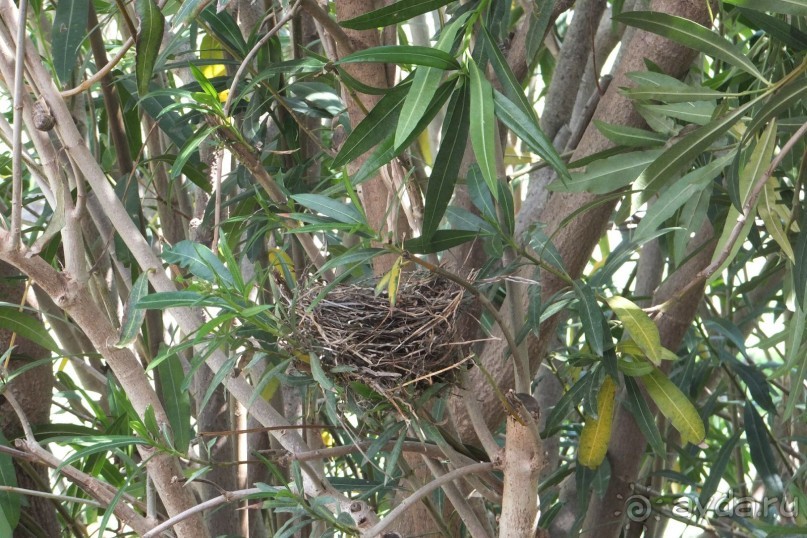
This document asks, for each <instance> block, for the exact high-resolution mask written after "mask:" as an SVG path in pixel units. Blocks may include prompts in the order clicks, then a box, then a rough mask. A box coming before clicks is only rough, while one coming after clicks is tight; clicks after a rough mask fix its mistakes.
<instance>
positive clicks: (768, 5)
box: [726, 0, 807, 16]
mask: <svg viewBox="0 0 807 538" xmlns="http://www.w3.org/2000/svg"><path fill="white" fill-rule="evenodd" d="M726 3H727V4H734V5H735V6H742V7H746V8H748V9H755V10H757V11H762V12H767V13H781V14H782V15H795V16H805V15H807V3H805V2H803V0H726Z"/></svg>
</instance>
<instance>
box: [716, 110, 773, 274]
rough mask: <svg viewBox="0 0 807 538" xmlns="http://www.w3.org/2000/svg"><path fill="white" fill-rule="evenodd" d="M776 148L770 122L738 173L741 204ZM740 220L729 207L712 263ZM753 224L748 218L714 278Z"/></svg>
mask: <svg viewBox="0 0 807 538" xmlns="http://www.w3.org/2000/svg"><path fill="white" fill-rule="evenodd" d="M775 147H776V121H775V120H774V121H771V124H770V125H769V126H768V128H767V129H765V131H764V132H763V133H762V136H760V138H759V141H758V142H757V145H756V147H754V151H753V152H752V153H751V157H750V158H749V159H748V163H746V165H745V166H744V167H743V169H742V171H741V172H740V177H739V179H740V184H739V186H738V187H739V188H738V192H739V194H740V196H741V203H742V205H745V204H746V202H748V197H749V196H750V194H751V191H752V190H753V187H754V183H756V182H757V180H758V179H759V178H760V177H761V176H762V174H764V173H765V170H766V169H767V168H768V166H769V165H770V162H771V159H772V158H773V150H774V149H775ZM758 203H759V198H757V200H756V201H755V202H754V207H752V212H751V215H753V214H754V211H753V210H754V209H756V204H758ZM739 218H740V211H739V210H738V209H737V208H736V207H735V206H733V205H732V206H731V207H729V211H728V214H727V215H726V222H725V224H724V226H723V232H722V233H721V234H720V239H718V241H717V246H716V247H715V252H714V255H713V257H712V261H715V260H717V259H718V257H720V256H721V255H722V254H723V251H724V250H725V249H726V248H729V245H728V242H729V239H730V238H731V234H732V231H733V230H734V227H735V226H736V225H737V222H738V219H739ZM753 224H754V219H753V218H752V217H751V218H748V219H746V220H745V222H744V223H743V227H742V231H741V232H740V235H739V237H738V238H737V240H736V241H735V242H734V244H733V245H731V247H730V248H729V255H728V257H727V258H726V260H725V261H724V262H723V265H721V266H720V268H719V269H718V270H717V271H716V272H715V278H716V277H718V276H720V274H721V273H722V271H723V270H724V269H725V268H726V267H727V266H728V264H729V263H731V261H732V260H733V259H734V257H735V256H736V255H737V252H739V250H740V247H741V246H742V244H743V241H744V239H745V237H747V236H748V232H749V231H750V230H751V226H752V225H753Z"/></svg>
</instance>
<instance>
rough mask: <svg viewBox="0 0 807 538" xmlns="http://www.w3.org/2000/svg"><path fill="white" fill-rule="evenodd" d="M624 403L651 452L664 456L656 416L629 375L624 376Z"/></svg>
mask: <svg viewBox="0 0 807 538" xmlns="http://www.w3.org/2000/svg"><path fill="white" fill-rule="evenodd" d="M651 368H652V367H651ZM624 404H625V407H627V408H628V411H630V413H631V415H633V418H634V420H636V425H637V426H639V429H640V430H642V435H644V438H645V440H647V443H648V444H649V445H650V448H652V449H653V453H654V454H656V456H658V457H664V456H665V455H666V453H667V451H666V450H665V448H664V439H662V438H661V433H660V432H659V431H658V426H657V425H656V417H655V416H653V412H652V411H650V406H648V405H647V402H646V401H645V399H644V396H643V395H642V392H641V390H640V389H639V385H638V384H637V383H636V381H634V380H633V379H632V378H630V377H625V401H624Z"/></svg>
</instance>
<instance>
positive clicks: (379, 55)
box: [338, 45, 460, 69]
mask: <svg viewBox="0 0 807 538" xmlns="http://www.w3.org/2000/svg"><path fill="white" fill-rule="evenodd" d="M338 63H339V64H352V63H391V64H412V65H422V66H426V67H434V68H437V69H458V68H459V66H460V64H459V63H458V62H457V60H456V59H455V58H454V57H453V56H451V55H450V54H448V53H447V52H443V51H442V50H440V49H439V48H432V47H419V46H415V45H389V46H383V47H371V48H369V49H363V50H360V51H357V52H353V53H351V54H348V55H347V56H345V57H344V58H342V59H340V60H339V61H338Z"/></svg>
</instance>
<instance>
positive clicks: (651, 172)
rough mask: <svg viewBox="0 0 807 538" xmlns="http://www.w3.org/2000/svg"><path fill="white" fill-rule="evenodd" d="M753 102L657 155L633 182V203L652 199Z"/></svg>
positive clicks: (636, 205)
mask: <svg viewBox="0 0 807 538" xmlns="http://www.w3.org/2000/svg"><path fill="white" fill-rule="evenodd" d="M754 102H755V101H750V102H748V103H746V104H744V105H742V106H740V107H738V108H736V109H734V110H733V111H732V112H730V113H729V114H726V115H725V116H723V117H722V118H718V119H716V120H714V121H712V122H711V123H709V124H708V125H704V126H703V127H700V128H698V129H696V130H695V131H693V132H691V133H689V134H688V135H686V136H684V138H682V139H681V140H679V141H678V142H676V143H675V144H673V146H672V147H670V148H669V149H668V150H666V151H665V152H664V153H663V154H662V155H661V156H660V157H658V158H657V159H655V160H654V161H653V162H652V163H651V164H650V166H648V167H647V169H645V171H644V172H642V173H641V175H640V176H639V177H638V179H637V180H636V181H635V182H634V184H633V188H634V191H636V195H634V197H633V201H632V204H631V207H632V208H638V207H639V206H641V205H642V204H643V203H645V202H646V201H647V200H649V199H650V198H651V197H652V196H653V195H654V194H656V193H657V192H658V191H659V190H660V189H661V188H662V187H663V186H664V184H665V183H666V182H667V181H668V180H669V179H671V178H672V177H673V175H674V174H676V173H678V172H679V171H680V170H681V168H683V167H684V166H685V165H687V164H689V163H690V162H691V161H692V160H693V159H694V158H695V157H697V156H698V154H700V153H701V152H702V151H704V150H705V149H706V148H707V147H709V144H711V143H712V142H714V141H715V140H717V139H718V138H719V137H720V136H722V135H723V134H724V133H725V132H726V131H728V130H729V128H730V127H731V126H732V125H734V123H736V122H737V120H739V119H740V118H741V117H742V115H743V114H744V113H745V112H746V110H748V108H749V107H750V106H751V105H752V104H753V103H754Z"/></svg>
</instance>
